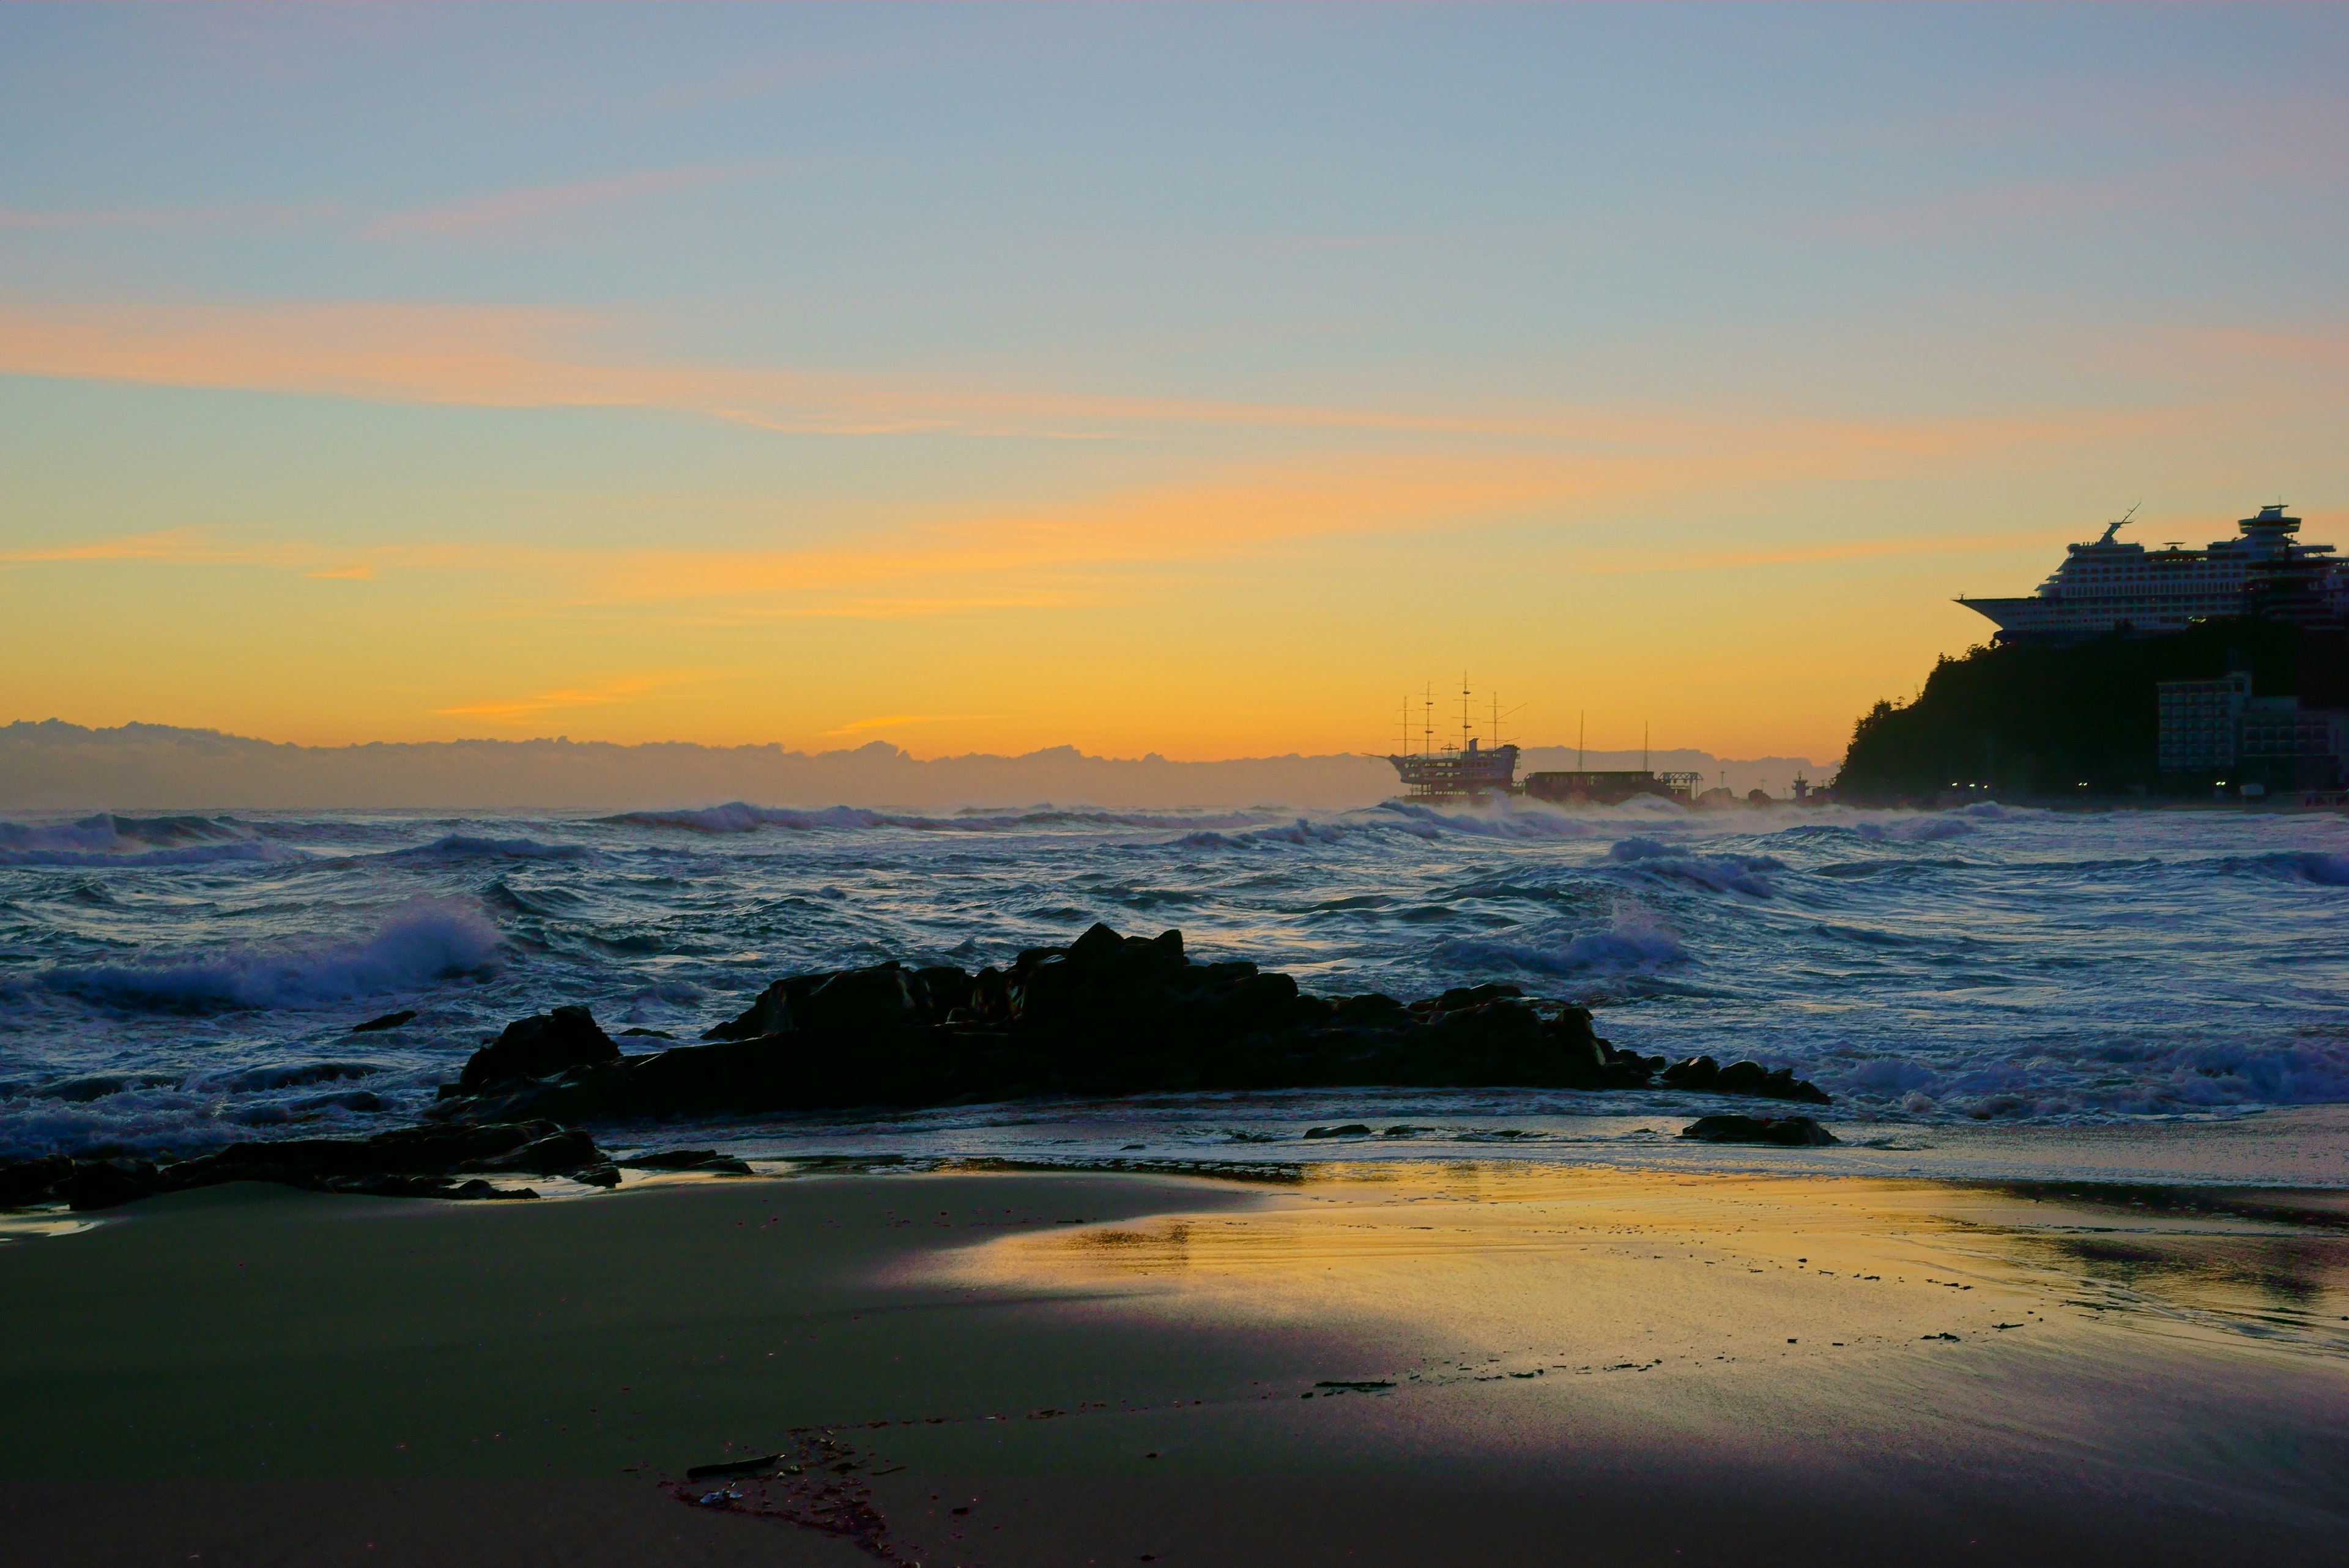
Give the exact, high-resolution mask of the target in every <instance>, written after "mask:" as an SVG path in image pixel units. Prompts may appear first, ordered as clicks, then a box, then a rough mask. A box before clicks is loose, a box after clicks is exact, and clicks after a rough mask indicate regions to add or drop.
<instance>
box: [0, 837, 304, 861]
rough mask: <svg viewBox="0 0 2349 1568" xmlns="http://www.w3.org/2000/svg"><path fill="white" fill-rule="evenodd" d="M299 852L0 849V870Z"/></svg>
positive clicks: (253, 842) (260, 857)
mask: <svg viewBox="0 0 2349 1568" xmlns="http://www.w3.org/2000/svg"><path fill="white" fill-rule="evenodd" d="M306 858H307V857H305V856H304V855H303V854H302V853H301V852H300V851H298V850H294V849H288V848H286V847H285V846H284V845H282V844H271V843H268V842H267V841H265V840H263V839H246V840H244V841H243V842H241V843H234V844H191V845H187V846H183V847H181V848H178V849H130V850H106V849H0V866H20V867H41V866H219V865H225V864H230V863H233V862H236V861H284V860H302V859H306Z"/></svg>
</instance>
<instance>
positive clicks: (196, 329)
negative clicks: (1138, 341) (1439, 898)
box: [0, 301, 2102, 453]
mask: <svg viewBox="0 0 2349 1568" xmlns="http://www.w3.org/2000/svg"><path fill="white" fill-rule="evenodd" d="M624 326H625V324H623V323H619V322H616V321H612V320H606V319H601V318H598V317H594V316H591V315H587V314H584V313H580V312H575V311H559V310H551V309H540V308H529V307H509V306H439V305H405V304H402V305H389V304H331V305H275V306H160V305H112V306H36V305H30V304H26V303H21V302H16V303H11V302H6V301H0V374H14V375H22V376H50V377H60V378H70V379H91V380H110V381H128V382H142V383H148V384H153V385H160V386H180V387H210V388H218V389H240V390H251V391H272V392H296V393H309V394H315V395H320V396H328V397H348V398H363V399H371V400H381V401H388V402H418V403H443V404H466V405H478V406H486V407H497V408H613V409H642V410H660V411H664V412H688V413H693V414H698V415H699V416H702V417H705V418H709V419H716V420H723V421H730V422H734V423H740V424H746V425H750V426H754V427H756V428H760V429H764V430H772V431H781V432H790V433H823V434H840V435H876V434H908V433H917V432H924V431H952V432H955V433H957V434H961V435H981V436H1011V437H1018V438H1021V439H1031V440H1032V439H1057V438H1066V437H1069V436H1071V435H1083V436H1090V437H1096V438H1122V437H1144V436H1148V435H1151V434H1154V433H1158V432H1163V431H1166V430H1167V429H1169V428H1180V427H1217V426H1221V427H1230V428H1234V429H1255V430H1263V431H1331V432H1342V431H1369V432H1380V433H1385V434H1391V435H1395V436H1423V437H1429V438H1454V437H1475V438H1486V437H1489V438H1497V439H1500V440H1503V441H1520V440H1525V441H1536V442H1540V443H1546V444H1549V445H1551V446H1554V447H1561V448H1565V447H1571V448H1579V449H1582V450H1587V451H1591V452H1603V451H1608V450H1618V449H1640V450H1645V451H1648V452H1655V453H1663V452H1683V453H1684V452H1688V451H1690V450H1691V449H1692V448H1717V447H1720V446H1722V445H1723V444H1724V443H1735V444H1742V443H1744V442H1746V441H1750V440H1752V439H1754V438H1756V437H1763V438H1769V439H1780V438H1783V437H1785V436H1793V437H1794V438H1795V442H1796V444H1797V445H1798V446H1805V447H1808V446H1815V445H1816V444H1817V443H1818V442H1819V441H1822V440H1826V439H1829V438H1833V439H1837V440H1843V441H1851V442H1855V443H1860V444H1865V445H1871V446H1875V447H1878V448H1886V449H1902V450H1907V451H1909V452H1920V451H1943V452H1946V451H1949V450H1951V449H1952V448H1953V447H1959V446H1968V445H1972V446H1982V445H1989V446H1997V445H2003V444H2011V443H2013V441H2019V440H2020V441H2035V440H2044V439H2048V438H2050V437H2060V436H2061V435H2062V434H2063V433H2064V431H2065V429H2066V428H2067V427H2076V425H2077V424H2078V422H2079V420H2080V418H2081V416H2073V415H2063V416H2057V417H2007V418H1999V419H1932V418H1921V419H1911V420H1899V419H1886V420H1879V421H1840V422H1837V421H1800V420H1788V419H1784V418H1777V417H1768V418H1741V417H1735V416H1723V415H1708V414H1702V413H1699V414H1671V415H1665V414H1643V413H1640V412H1637V411H1631V412H1624V411H1614V410H1599V409H1593V408H1576V407H1567V406H1558V405H1540V404H1532V405H1528V404H1517V405H1495V406H1486V407H1473V406H1471V407H1454V408H1450V409H1444V408H1432V409H1431V408H1422V409H1412V408H1380V407H1370V406H1351V407H1349V406H1339V405H1331V404H1316V403H1270V402H1252V401H1238V400H1215V399H1201V398H1174V397H1154V396H1148V395H1133V394H1120V393H1099V392H1063V391H1052V390H1037V389H1020V388H1006V387H1003V386H1000V385H995V386H974V385H970V384H968V383H961V382H957V381H954V380H950V379H945V378H933V379H916V378H882V377H860V376H844V375H834V374H825V373H815V372H805V371H796V370H790V369H771V368H760V367H746V366H731V365H711V364H704V363H695V362H690V361H684V360H678V359H675V358H662V357H660V356H658V355H657V354H650V355H647V354H641V353H639V354H635V355H630V354H615V353H612V352H610V351H608V349H607V348H601V347H600V346H602V345H605V344H608V343H609V342H610V341H611V340H613V339H615V338H616V337H618V336H619V335H620V333H621V331H622V330H623V328H624ZM2085 417H2089V418H2100V417H2102V416H2097V415H2092V416H2085Z"/></svg>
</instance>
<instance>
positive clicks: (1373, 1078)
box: [430, 925, 1823, 1168]
mask: <svg viewBox="0 0 2349 1568" xmlns="http://www.w3.org/2000/svg"><path fill="white" fill-rule="evenodd" d="M705 1039H707V1040H708V1041H709V1043H708V1044H696V1045H678V1046H673V1047H671V1048H669V1049H667V1050H665V1051H660V1052H657V1053H654V1054H647V1055H639V1056H619V1055H616V1054H615V1055H612V1056H609V1057H606V1058H605V1059H603V1060H599V1061H595V1062H593V1063H590V1064H585V1065H582V1066H574V1067H572V1068H570V1069H569V1070H568V1071H566V1072H564V1074H563V1075H561V1076H560V1077H551V1078H545V1079H543V1081H538V1082H528V1081H515V1080H507V1081H504V1082H500V1083H492V1084H487V1085H479V1086H474V1085H462V1084H460V1085H450V1086H449V1087H448V1088H446V1089H444V1090H443V1094H444V1095H447V1096H450V1097H451V1098H450V1103H448V1104H446V1105H445V1106H440V1107H436V1108H435V1110H434V1111H433V1112H432V1113H430V1114H431V1115H433V1116H438V1117H443V1118H450V1119H457V1120H463V1121H485V1122H502V1121H518V1120H524V1119H533V1118H536V1119H551V1120H554V1121H559V1122H564V1123H573V1124H575V1123H580V1122H593V1121H616V1120H642V1119H645V1118H654V1117H667V1116H728V1115H761V1114H780V1113H792V1112H801V1111H818V1110H832V1109H845V1108H849V1107H854V1106H874V1107H880V1106H937V1105H951V1104H960V1103H976V1102H984V1101H991V1100H1008V1099H1017V1098H1024V1097H1028V1096H1046V1095H1083V1096H1119V1095H1133V1094H1143V1093H1182V1092H1189V1091H1201V1090H1232V1091H1247V1090H1257V1089H1275V1088H1319V1087H1340V1086H1346V1087H1351V1086H1359V1085H1390V1086H1395V1087H1414V1088H1415V1087H1426V1088H1438V1087H1442V1088H1455V1087H1488V1086H1525V1087H1545V1088H1571V1089H1584V1090H1600V1089H1612V1088H1636V1087H1644V1086H1649V1085H1652V1084H1653V1083H1654V1082H1655V1080H1656V1077H1657V1075H1659V1074H1667V1073H1668V1072H1670V1071H1671V1068H1670V1064H1668V1063H1667V1062H1666V1061H1665V1059H1664V1058H1663V1057H1661V1056H1643V1055H1641V1054H1639V1053H1637V1052H1634V1051H1627V1050H1620V1049H1618V1048H1616V1047H1615V1046H1613V1045H1612V1044H1609V1042H1607V1041H1605V1040H1602V1039H1600V1038H1599V1036H1598V1034H1597V1033H1596V1031H1595V1029H1594V1028H1593V1024H1592V1020H1591V1015H1590V1013H1589V1012H1588V1010H1587V1009H1584V1008H1581V1007H1575V1006H1569V1005H1567V1004H1564V1003H1560V1002H1551V1001H1544V1000H1541V999H1538V998H1530V997H1526V996H1523V995H1520V994H1517V992H1516V987H1514V986H1506V985H1484V986H1462V987H1456V988H1454V990H1452V991H1450V992H1445V993H1444V995H1443V996H1441V997H1436V998H1431V999H1429V1000H1427V1001H1424V1002H1413V1003H1411V1004H1410V1005H1408V1006H1406V1005H1404V1004H1403V1003H1402V1002H1398V1001H1396V1000H1395V999H1394V998H1392V997H1388V996H1381V995H1375V994H1373V995H1363V996H1350V997H1342V998H1335V999H1333V998H1327V997H1317V996H1309V995H1306V994H1303V993H1301V992H1299V989H1298V986H1297V982H1296V981H1295V979H1294V978H1293V977H1291V976H1288V975H1286V974H1278V973H1269V972H1266V971H1259V970H1258V969H1257V966H1256V965H1254V964H1252V963H1249V962H1247V961H1220V962H1214V963H1200V962H1194V961H1191V959H1190V957H1189V955H1188V954H1187V953H1186V952H1185V949H1184V943H1183V936H1182V933H1181V932H1179V931H1165V932H1163V933H1161V934H1160V935H1158V936H1155V937H1147V938H1144V937H1126V936H1121V935H1119V934H1118V933H1117V932H1116V931H1114V930H1112V929H1110V928H1109V927H1107V926H1103V925H1097V926H1094V927H1092V928H1091V929H1088V930H1086V931H1085V932H1084V933H1083V934H1082V935H1081V936H1079V937H1078V938H1077V939H1076V940H1074V941H1072V942H1071V943H1069V944H1068V945H1067V946H1066V947H1050V948H1031V949H1029V950H1025V951H1023V952H1021V953H1019V955H1018V956H1017V957H1016V958H1015V959H1014V960H1013V961H1012V962H1011V963H1010V964H1009V965H1008V966H1006V967H1004V968H1000V969H998V968H987V969H982V970H980V971H978V973H976V974H966V973H965V972H964V971H961V970H958V969H952V968H948V967H946V966H937V967H934V968H930V969H920V970H916V969H909V968H906V967H904V966H902V965H898V964H894V963H889V964H879V965H874V966H872V967H870V968H866V969H859V970H852V971H843V972H841V973H835V974H799V975H792V976H790V977H787V978H786V979H783V980H780V981H776V982H774V984H772V985H771V986H769V987H768V988H767V989H766V990H765V991H764V992H761V995H760V998H759V1000H758V1001H757V1002H754V1003H753V1005H752V1006H751V1007H750V1009H749V1010H747V1011H746V1012H743V1013H741V1014H740V1015H738V1016H737V1017H735V1018H733V1019H730V1020H728V1021H727V1022H725V1023H721V1024H719V1025H717V1026H716V1027H714V1028H712V1029H711V1030H710V1031H709V1033H708V1034H707V1035H706V1036H705ZM1749 1071H1750V1073H1751V1074H1752V1075H1754V1086H1753V1087H1752V1088H1751V1089H1749V1091H1748V1092H1752V1093H1761V1094H1765V1095H1766V1094H1772V1093H1777V1094H1779V1095H1780V1096H1782V1097H1806V1096H1808V1095H1815V1094H1816V1090H1812V1089H1810V1088H1809V1086H1808V1085H1797V1084H1795V1081H1794V1080H1793V1079H1792V1077H1791V1075H1785V1076H1784V1077H1783V1078H1781V1077H1778V1076H1775V1075H1771V1074H1768V1073H1765V1072H1764V1070H1763V1069H1762V1068H1760V1067H1759V1066H1758V1065H1754V1066H1752V1067H1751V1068H1750V1069H1749ZM1822 1098H1823V1096H1822ZM704 1152H705V1153H706V1152H707V1151H704ZM628 1163H631V1164H638V1165H643V1164H644V1163H645V1162H644V1161H642V1160H637V1161H630V1162H628ZM693 1163H694V1164H698V1163H699V1161H698V1160H696V1161H694V1162H693ZM646 1168H655V1167H650V1166H647V1167H646ZM667 1168H691V1166H689V1165H687V1164H685V1163H684V1162H679V1163H678V1165H676V1166H671V1167H667Z"/></svg>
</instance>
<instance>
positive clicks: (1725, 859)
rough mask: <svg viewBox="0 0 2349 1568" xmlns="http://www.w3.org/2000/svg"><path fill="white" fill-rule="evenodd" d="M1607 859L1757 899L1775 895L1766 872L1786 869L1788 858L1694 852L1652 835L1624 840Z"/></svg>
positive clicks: (1647, 872) (1642, 871)
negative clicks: (1765, 875) (1664, 842)
mask: <svg viewBox="0 0 2349 1568" xmlns="http://www.w3.org/2000/svg"><path fill="white" fill-rule="evenodd" d="M1607 858H1608V859H1609V861H1612V862H1613V863H1615V864H1616V865H1618V866H1624V867H1630V868H1631V869H1632V870H1634V871H1635V872H1637V873H1638V874H1639V875H1640V876H1642V877H1670V878H1672V879H1675V880H1678V881H1682V882H1693V883H1695V884H1696V885H1698V886H1699V887H1702V888H1712V889H1713V891H1714V892H1716V893H1743V894H1744V895H1746V896H1747V897H1748V898H1772V897H1775V895H1776V893H1777V889H1776V888H1773V887H1772V886H1771V885H1770V883H1769V881H1768V880H1767V878H1766V877H1764V873H1765V872H1770V871H1784V870H1785V869H1786V863H1785V861H1783V860H1779V859H1776V858H1775V857H1771V856H1768V855H1738V856H1714V855H1692V854H1691V853H1689V852H1688V851H1687V850H1686V849H1684V848H1682V847H1680V846H1676V845H1670V844H1659V843H1657V842H1656V841H1655V840H1654V839H1652V838H1626V839H1623V840H1621V841H1620V842H1619V843H1617V844H1616V845H1615V846H1613V847H1612V848H1610V849H1609V850H1608V851H1607Z"/></svg>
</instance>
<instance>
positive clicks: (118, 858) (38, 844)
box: [0, 815, 300, 867]
mask: <svg viewBox="0 0 2349 1568" xmlns="http://www.w3.org/2000/svg"><path fill="white" fill-rule="evenodd" d="M298 858H300V857H299V856H297V855H296V854H295V852H294V851H292V850H290V849H287V848H285V846H282V845H277V844H272V843H270V842H268V841H267V840H265V839H261V838H256V837H254V835H253V833H252V832H251V830H250V829H248V828H247V827H246V826H244V825H243V823H241V822H238V821H237V820H236V819H235V818H233V817H225V816H221V817H212V816H113V815H98V816H86V817H83V818H82V819H81V820H79V821H78V822H0V866H26V867H33V866H205V865H211V864H213V863H215V862H219V861H232V860H293V859H298Z"/></svg>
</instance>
